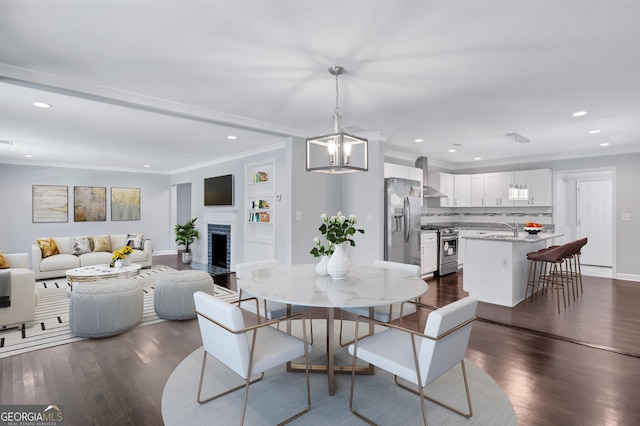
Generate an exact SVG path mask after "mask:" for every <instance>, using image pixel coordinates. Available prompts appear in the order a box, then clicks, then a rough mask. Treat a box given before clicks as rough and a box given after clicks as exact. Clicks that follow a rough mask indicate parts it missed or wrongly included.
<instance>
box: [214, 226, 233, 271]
mask: <svg viewBox="0 0 640 426" xmlns="http://www.w3.org/2000/svg"><path fill="white" fill-rule="evenodd" d="M227 240H228V237H227V235H223V234H211V265H213V266H217V267H219V268H227V269H228V267H229V263H228V262H227V261H228V259H229V250H227Z"/></svg>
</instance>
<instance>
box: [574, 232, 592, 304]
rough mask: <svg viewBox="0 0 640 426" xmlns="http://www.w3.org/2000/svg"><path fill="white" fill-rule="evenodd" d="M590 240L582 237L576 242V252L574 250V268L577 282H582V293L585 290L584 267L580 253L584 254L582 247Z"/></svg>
mask: <svg viewBox="0 0 640 426" xmlns="http://www.w3.org/2000/svg"><path fill="white" fill-rule="evenodd" d="M588 241H589V240H588V239H587V238H581V239H579V240H576V242H575V243H576V245H575V247H574V252H573V256H574V257H573V262H574V270H575V272H576V279H577V282H579V283H580V294H583V293H584V290H583V288H582V269H581V267H580V255H581V254H582V247H584V246H585V245H587V242H588Z"/></svg>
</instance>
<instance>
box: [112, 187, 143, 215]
mask: <svg viewBox="0 0 640 426" xmlns="http://www.w3.org/2000/svg"><path fill="white" fill-rule="evenodd" d="M111 220H114V221H116V220H140V188H111Z"/></svg>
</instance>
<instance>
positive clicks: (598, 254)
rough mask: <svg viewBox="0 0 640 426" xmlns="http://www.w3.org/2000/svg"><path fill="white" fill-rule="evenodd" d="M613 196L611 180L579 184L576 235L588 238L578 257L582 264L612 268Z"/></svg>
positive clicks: (580, 182)
mask: <svg viewBox="0 0 640 426" xmlns="http://www.w3.org/2000/svg"><path fill="white" fill-rule="evenodd" d="M612 193H613V191H612V184H611V180H601V181H579V182H578V219H579V222H578V236H579V238H584V237H587V238H588V239H589V240H588V241H587V245H586V246H584V247H583V249H582V255H581V256H580V262H581V263H582V264H584V265H594V266H611V265H612V247H613V221H612V219H613V215H612V210H613V198H612Z"/></svg>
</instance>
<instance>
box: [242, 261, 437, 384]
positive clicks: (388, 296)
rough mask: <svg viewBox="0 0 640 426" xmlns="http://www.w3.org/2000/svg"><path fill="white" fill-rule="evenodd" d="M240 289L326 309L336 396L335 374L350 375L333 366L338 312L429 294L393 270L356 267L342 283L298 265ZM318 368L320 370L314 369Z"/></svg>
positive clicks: (271, 271)
mask: <svg viewBox="0 0 640 426" xmlns="http://www.w3.org/2000/svg"><path fill="white" fill-rule="evenodd" d="M238 287H239V288H240V289H242V290H243V291H246V292H247V293H250V294H252V295H254V296H256V297H260V298H264V299H267V300H272V301H276V302H281V303H286V304H289V305H303V306H310V307H324V308H327V365H326V366H324V369H323V371H326V372H327V376H328V382H329V394H330V395H334V394H335V380H334V374H335V373H336V372H347V370H348V371H349V372H350V371H351V370H350V366H349V367H348V368H346V366H339V368H337V367H336V366H335V365H334V331H333V330H334V327H333V321H334V318H335V314H334V309H335V308H355V307H369V308H370V312H373V308H374V307H376V306H384V305H390V304H393V303H400V302H405V301H408V300H414V299H416V298H417V297H419V296H421V295H422V294H423V293H425V292H426V291H427V288H428V286H427V283H426V282H425V281H423V280H422V279H420V278H418V277H416V276H413V275H409V274H406V273H404V272H401V271H396V270H393V269H386V268H380V267H375V266H363V265H353V266H351V270H350V272H349V274H348V275H347V276H346V277H345V279H343V280H333V279H331V277H329V276H327V275H324V276H322V275H318V274H316V270H315V265H313V264H299V265H285V266H277V267H272V268H265V269H260V270H257V271H254V272H253V274H252V275H251V276H250V277H247V278H243V279H241V280H240V279H239V280H238ZM314 367H317V366H314Z"/></svg>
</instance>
